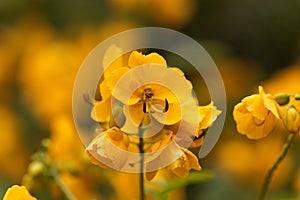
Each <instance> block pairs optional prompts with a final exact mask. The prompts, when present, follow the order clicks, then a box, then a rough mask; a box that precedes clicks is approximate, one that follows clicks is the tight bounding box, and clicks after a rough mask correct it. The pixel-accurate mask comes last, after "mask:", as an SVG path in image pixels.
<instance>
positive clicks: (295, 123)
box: [283, 105, 300, 133]
mask: <svg viewBox="0 0 300 200" xmlns="http://www.w3.org/2000/svg"><path fill="white" fill-rule="evenodd" d="M283 124H284V126H285V127H286V129H287V130H288V131H289V132H291V133H297V132H299V130H300V113H299V112H298V110H297V109H296V108H295V106H294V105H291V106H290V107H289V108H288V109H287V110H286V111H285V113H284V116H283Z"/></svg>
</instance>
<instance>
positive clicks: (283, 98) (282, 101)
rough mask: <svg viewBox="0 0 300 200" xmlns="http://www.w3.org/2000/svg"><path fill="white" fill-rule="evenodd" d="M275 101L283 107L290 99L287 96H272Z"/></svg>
mask: <svg viewBox="0 0 300 200" xmlns="http://www.w3.org/2000/svg"><path fill="white" fill-rule="evenodd" d="M274 99H275V101H276V102H277V103H278V104H279V105H280V106H284V105H286V104H288V103H289V102H290V97H289V95H287V94H284V93H279V94H276V95H275V96H274Z"/></svg>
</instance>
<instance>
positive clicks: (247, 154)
mask: <svg viewBox="0 0 300 200" xmlns="http://www.w3.org/2000/svg"><path fill="white" fill-rule="evenodd" d="M273 136H276V135H273ZM279 136H280V137H268V138H265V139H263V140H258V141H253V142H252V143H249V141H247V140H240V138H239V139H230V141H225V142H224V141H223V142H222V143H221V144H220V145H219V148H218V149H217V151H216V153H217V155H216V159H215V160H214V166H216V167H217V168H218V169H217V171H220V172H221V173H223V174H224V175H225V176H228V177H226V178H230V180H234V181H237V183H241V181H242V183H245V184H247V185H249V186H250V187H252V188H253V189H255V190H257V191H258V190H260V189H261V186H262V183H263V177H264V176H265V175H266V173H267V171H268V169H269V167H270V166H272V165H273V163H274V161H275V160H276V159H277V157H278V155H279V154H280V151H281V150H282V140H283V136H282V135H279ZM281 137H282V138H281ZM293 163H294V159H293V157H292V156H291V155H288V156H287V157H286V158H285V160H284V162H282V163H281V164H280V167H279V168H278V169H277V170H276V174H275V176H273V177H272V181H271V185H270V189H271V190H272V189H276V188H280V187H282V186H283V185H284V184H286V183H287V182H288V181H289V177H290V173H291V172H292V168H293Z"/></svg>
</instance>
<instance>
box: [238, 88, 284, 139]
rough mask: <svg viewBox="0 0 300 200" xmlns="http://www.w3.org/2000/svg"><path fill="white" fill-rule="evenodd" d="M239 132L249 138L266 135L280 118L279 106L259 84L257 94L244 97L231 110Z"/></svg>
mask: <svg viewBox="0 0 300 200" xmlns="http://www.w3.org/2000/svg"><path fill="white" fill-rule="evenodd" d="M233 117H234V120H235V122H236V124H237V130H238V132H239V133H241V134H243V135H246V136H247V137H248V138H250V139H259V138H263V137H266V136H267V135H268V134H269V133H270V132H271V130H272V129H273V128H274V126H275V122H276V121H275V118H277V119H279V118H280V108H279V105H278V104H277V102H276V101H275V100H274V99H273V98H272V96H271V95H270V94H265V92H264V90H263V87H261V86H259V94H254V95H251V96H248V97H245V98H244V99H243V100H242V102H241V103H239V104H237V105H236V106H235V107H234V110H233Z"/></svg>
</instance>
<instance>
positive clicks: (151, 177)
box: [146, 170, 157, 181]
mask: <svg viewBox="0 0 300 200" xmlns="http://www.w3.org/2000/svg"><path fill="white" fill-rule="evenodd" d="M156 174H157V170H155V171H152V172H147V173H146V179H147V181H151V180H152V179H153V178H154V177H155V175H156Z"/></svg>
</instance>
